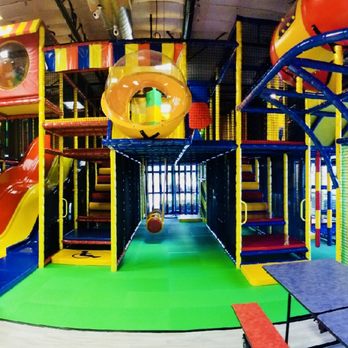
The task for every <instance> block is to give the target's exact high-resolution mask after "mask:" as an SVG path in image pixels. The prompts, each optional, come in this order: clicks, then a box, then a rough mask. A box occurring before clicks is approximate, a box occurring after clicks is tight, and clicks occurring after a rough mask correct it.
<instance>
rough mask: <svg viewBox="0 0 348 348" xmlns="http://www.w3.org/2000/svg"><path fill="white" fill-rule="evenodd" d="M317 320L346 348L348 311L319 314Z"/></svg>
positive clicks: (347, 340)
mask: <svg viewBox="0 0 348 348" xmlns="http://www.w3.org/2000/svg"><path fill="white" fill-rule="evenodd" d="M317 319H318V320H319V321H321V322H322V323H323V324H324V326H325V327H326V328H327V329H328V330H329V331H330V332H331V333H332V334H333V335H334V336H335V337H336V338H337V339H338V340H339V341H340V342H342V343H343V344H344V345H345V347H348V309H339V310H337V311H333V312H328V313H324V314H320V315H318V316H317Z"/></svg>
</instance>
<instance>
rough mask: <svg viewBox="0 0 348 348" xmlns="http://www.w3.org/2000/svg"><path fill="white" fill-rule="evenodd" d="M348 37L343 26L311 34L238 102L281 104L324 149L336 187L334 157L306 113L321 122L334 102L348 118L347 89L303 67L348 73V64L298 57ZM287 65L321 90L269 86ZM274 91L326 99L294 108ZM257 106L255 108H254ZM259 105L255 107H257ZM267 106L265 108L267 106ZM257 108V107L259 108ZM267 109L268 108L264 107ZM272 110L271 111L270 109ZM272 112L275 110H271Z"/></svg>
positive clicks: (244, 108)
mask: <svg viewBox="0 0 348 348" xmlns="http://www.w3.org/2000/svg"><path fill="white" fill-rule="evenodd" d="M347 39H348V28H347V29H341V30H336V31H330V32H327V33H323V34H320V35H317V36H314V37H310V38H308V39H306V40H304V41H302V42H301V43H299V44H298V45H296V46H295V47H293V48H292V49H290V50H289V51H288V52H287V53H285V54H284V55H283V56H282V57H281V58H280V59H279V60H278V62H277V63H276V64H275V65H274V66H273V67H272V68H271V69H269V70H268V71H267V72H266V73H265V74H264V76H263V77H262V78H261V80H260V82H259V83H258V84H257V85H256V86H255V87H254V88H253V90H252V91H251V92H250V93H249V94H248V95H247V97H246V98H245V99H244V100H243V102H242V103H241V104H240V105H238V106H237V108H238V109H239V110H242V111H249V110H250V108H248V105H249V104H250V103H251V102H252V101H253V100H254V99H255V98H256V97H260V98H262V99H264V100H266V101H267V102H269V103H271V104H272V105H273V106H275V107H276V108H277V110H281V112H282V113H285V114H286V115H288V116H289V117H290V118H291V119H292V120H293V121H295V122H296V123H297V124H298V125H299V126H300V127H301V128H302V129H303V131H304V132H305V133H306V134H307V135H308V136H309V137H310V138H311V140H312V141H313V143H314V144H315V146H316V148H317V150H318V151H320V153H321V156H322V157H323V159H324V161H325V164H326V166H327V168H328V171H329V173H330V176H331V178H332V184H333V188H337V187H338V182H337V179H336V176H335V175H334V172H333V170H332V166H331V162H330V158H329V156H328V154H327V151H326V149H325V147H323V146H322V144H321V143H320V141H319V139H318V138H317V137H316V135H315V134H314V132H313V129H311V128H309V127H308V126H307V125H306V124H305V122H304V121H303V119H302V118H303V117H302V116H303V115H304V114H306V113H307V114H312V115H314V116H317V117H318V121H316V122H315V126H317V124H318V123H319V122H320V120H321V119H322V118H323V117H328V116H329V117H330V116H331V113H328V114H327V113H326V112H323V111H321V110H322V109H323V108H324V107H326V106H328V105H334V106H335V107H336V108H337V109H338V110H339V111H340V112H341V113H342V116H343V117H344V118H345V119H346V120H347V121H348V109H347V107H346V106H345V104H344V103H343V101H344V100H346V99H347V93H342V94H338V95H337V94H335V93H334V92H332V91H331V90H330V89H329V88H328V87H327V86H326V85H325V84H323V83H322V82H321V81H319V80H318V79H317V78H316V77H315V76H313V75H311V74H310V73H309V72H307V71H306V70H304V69H303V67H306V68H312V69H317V70H318V69H319V70H326V71H329V72H338V73H342V74H348V67H346V66H339V65H337V64H333V63H325V62H320V61H316V60H311V59H302V58H297V56H298V55H299V54H301V53H303V52H304V51H307V50H309V49H312V48H314V47H318V46H323V45H326V44H330V43H332V44H334V43H336V42H340V41H342V40H347ZM284 67H287V69H288V70H290V71H291V72H293V73H294V74H295V75H297V76H300V77H301V78H302V79H303V80H304V81H305V82H307V83H309V84H310V85H311V86H313V87H314V88H315V89H317V90H318V91H319V92H318V93H316V92H305V93H303V94H299V93H296V92H287V91H277V90H274V89H268V88H267V83H268V82H269V81H271V80H272V79H273V78H274V77H275V75H277V74H278V73H279V72H280V71H281V70H282V69H283V68H284ZM272 94H275V95H278V96H289V97H298V98H302V99H303V98H310V99H323V100H324V102H323V103H322V104H320V105H319V106H316V107H313V108H310V109H308V110H295V109H292V108H291V109H290V108H289V107H287V106H286V105H284V104H283V103H282V102H281V101H280V100H276V99H274V98H272V97H271V95H272ZM252 109H253V108H252ZM255 109H256V108H254V110H255ZM263 110H264V109H263ZM256 112H257V111H256ZM263 112H264V111H263ZM267 112H268V111H267ZM269 112H274V110H270V111H269Z"/></svg>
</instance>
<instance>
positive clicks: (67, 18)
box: [55, 0, 84, 42]
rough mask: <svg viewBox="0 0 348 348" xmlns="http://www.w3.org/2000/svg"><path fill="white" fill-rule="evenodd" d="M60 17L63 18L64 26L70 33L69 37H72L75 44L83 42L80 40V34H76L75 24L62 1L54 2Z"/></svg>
mask: <svg viewBox="0 0 348 348" xmlns="http://www.w3.org/2000/svg"><path fill="white" fill-rule="evenodd" d="M55 2H56V4H57V6H58V8H59V10H60V12H61V14H62V16H63V17H64V19H65V21H66V24H67V25H68V27H69V29H70V31H71V35H72V37H73V39H74V40H75V41H77V42H83V41H84V40H83V39H82V37H81V35H80V33H79V32H78V30H77V28H76V27H75V24H74V22H73V20H72V18H71V16H70V14H69V12H68V10H67V9H66V7H65V6H64V4H63V2H64V1H63V0H55Z"/></svg>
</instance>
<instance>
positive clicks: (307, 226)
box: [296, 76, 311, 260]
mask: <svg viewBox="0 0 348 348" xmlns="http://www.w3.org/2000/svg"><path fill="white" fill-rule="evenodd" d="M296 92H297V93H301V94H302V93H303V80H302V79H301V78H300V77H298V76H297V77H296ZM304 103H305V110H307V109H309V105H308V99H305V100H304ZM305 123H306V125H307V126H308V127H309V128H310V126H311V115H310V114H306V115H305ZM305 143H306V146H307V149H306V151H305V197H304V200H302V202H301V204H300V216H301V219H302V220H303V221H304V223H305V243H306V248H307V250H308V251H307V252H306V258H307V259H308V260H310V258H311V139H310V138H309V136H308V135H307V133H306V134H305ZM303 203H305V215H304V218H303V211H302V204H303Z"/></svg>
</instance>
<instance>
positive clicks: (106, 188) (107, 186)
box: [95, 184, 110, 192]
mask: <svg viewBox="0 0 348 348" xmlns="http://www.w3.org/2000/svg"><path fill="white" fill-rule="evenodd" d="M95 190H96V191H103V192H105V191H110V184H96V185H95Z"/></svg>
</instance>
